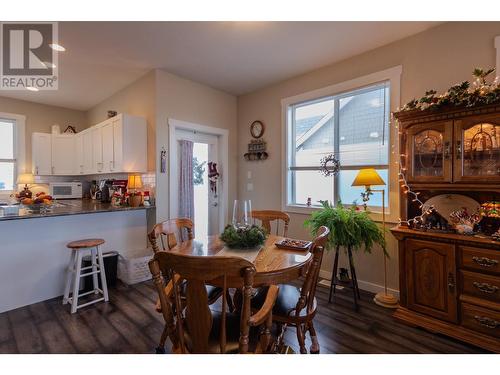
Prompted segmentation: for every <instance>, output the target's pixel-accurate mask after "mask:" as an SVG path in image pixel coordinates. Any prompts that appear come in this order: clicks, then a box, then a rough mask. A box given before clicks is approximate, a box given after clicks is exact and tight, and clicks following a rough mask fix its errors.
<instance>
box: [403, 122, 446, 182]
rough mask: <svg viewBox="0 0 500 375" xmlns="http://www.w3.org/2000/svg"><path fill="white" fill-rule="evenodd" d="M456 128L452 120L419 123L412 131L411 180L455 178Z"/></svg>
mask: <svg viewBox="0 0 500 375" xmlns="http://www.w3.org/2000/svg"><path fill="white" fill-rule="evenodd" d="M452 130H453V122H452V121H447V122H436V123H428V124H421V125H415V126H413V127H412V128H410V129H409V130H408V137H407V146H406V147H407V150H408V156H407V157H408V158H409V159H408V165H407V169H408V179H409V180H410V181H422V182H426V181H427V182H430V181H433V182H449V181H451V174H452V167H451V165H452V163H451V144H452V142H453V140H452Z"/></svg>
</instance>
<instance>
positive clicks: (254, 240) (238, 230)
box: [220, 225, 266, 249]
mask: <svg viewBox="0 0 500 375" xmlns="http://www.w3.org/2000/svg"><path fill="white" fill-rule="evenodd" d="M220 239H221V240H222V241H223V242H224V243H225V244H226V246H227V247H230V248H241V249H248V248H252V247H257V246H259V245H262V244H263V243H264V241H265V240H266V232H265V231H264V229H263V228H261V227H259V226H257V225H252V226H243V227H235V226H233V225H227V226H226V228H224V232H222V234H221V235H220Z"/></svg>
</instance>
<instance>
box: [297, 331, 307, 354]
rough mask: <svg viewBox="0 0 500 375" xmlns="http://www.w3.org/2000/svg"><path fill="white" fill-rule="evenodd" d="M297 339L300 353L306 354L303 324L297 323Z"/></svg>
mask: <svg viewBox="0 0 500 375" xmlns="http://www.w3.org/2000/svg"><path fill="white" fill-rule="evenodd" d="M296 328H297V340H298V341H299V347H300V354H307V349H306V338H305V327H304V326H303V324H297V327H296Z"/></svg>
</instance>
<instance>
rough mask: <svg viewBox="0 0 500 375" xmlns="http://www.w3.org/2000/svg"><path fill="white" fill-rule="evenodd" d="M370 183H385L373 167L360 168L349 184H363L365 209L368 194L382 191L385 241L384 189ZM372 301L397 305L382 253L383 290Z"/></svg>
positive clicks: (385, 304) (386, 304)
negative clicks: (390, 291)
mask: <svg viewBox="0 0 500 375" xmlns="http://www.w3.org/2000/svg"><path fill="white" fill-rule="evenodd" d="M372 185H385V182H384V180H383V179H382V177H380V175H379V174H378V173H377V171H376V170H375V169H374V168H365V169H361V170H360V171H359V172H358V175H357V176H356V178H355V179H354V181H353V182H352V185H351V186H364V187H365V191H364V192H363V193H361V196H362V197H363V202H364V203H363V205H364V207H365V210H366V206H367V202H368V200H369V199H370V195H372V194H373V193H382V231H383V236H384V242H385V190H384V189H380V190H374V189H372V188H371V187H372ZM373 301H374V302H375V303H376V304H377V305H380V306H383V307H388V308H396V307H397V306H398V300H397V298H396V297H394V296H393V295H392V294H390V293H388V292H387V257H386V256H385V253H384V292H380V293H377V294H376V295H375V297H374V298H373Z"/></svg>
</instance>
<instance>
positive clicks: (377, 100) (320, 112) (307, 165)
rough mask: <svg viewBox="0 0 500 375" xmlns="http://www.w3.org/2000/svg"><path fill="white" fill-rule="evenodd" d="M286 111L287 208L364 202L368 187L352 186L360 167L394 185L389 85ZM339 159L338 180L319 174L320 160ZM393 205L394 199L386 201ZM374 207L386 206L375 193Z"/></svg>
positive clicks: (300, 104) (317, 100) (299, 104)
mask: <svg viewBox="0 0 500 375" xmlns="http://www.w3.org/2000/svg"><path fill="white" fill-rule="evenodd" d="M286 112H287V124H286V125H287V135H288V147H287V150H288V151H287V152H288V155H287V177H286V178H287V205H288V206H297V207H300V206H303V207H305V206H306V205H307V201H308V199H310V200H311V203H312V206H317V205H319V201H320V200H329V201H331V202H337V201H338V200H341V201H342V202H343V203H344V204H351V203H353V202H354V201H358V203H362V202H361V198H360V193H361V192H362V190H363V188H354V187H351V183H352V181H353V180H354V177H355V176H356V174H357V172H358V171H359V170H360V169H361V168H375V169H376V170H377V171H378V172H379V174H380V176H381V177H382V178H383V179H384V181H386V183H387V184H388V185H387V186H386V189H388V187H389V182H388V179H389V150H390V147H389V141H390V137H389V113H390V81H384V82H380V83H377V84H374V85H371V86H367V87H363V88H361V89H356V90H351V91H347V92H343V93H342V94H338V95H331V96H323V97H319V98H315V99H310V100H305V101H301V102H297V103H293V104H289V105H288V106H287V108H286ZM329 154H334V155H335V156H336V157H337V158H338V159H339V160H340V165H341V168H340V172H339V173H338V175H337V176H335V177H333V176H332V177H324V176H323V175H322V174H321V173H320V160H321V159H322V158H323V157H324V156H326V155H329ZM386 202H387V203H386V206H388V202H389V200H388V199H387V200H386ZM369 203H370V206H371V207H381V206H382V197H381V196H380V194H374V195H372V196H371V198H370V202H369Z"/></svg>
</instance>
